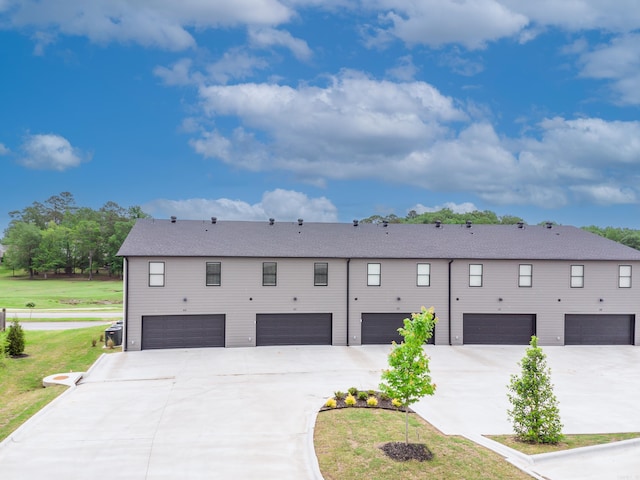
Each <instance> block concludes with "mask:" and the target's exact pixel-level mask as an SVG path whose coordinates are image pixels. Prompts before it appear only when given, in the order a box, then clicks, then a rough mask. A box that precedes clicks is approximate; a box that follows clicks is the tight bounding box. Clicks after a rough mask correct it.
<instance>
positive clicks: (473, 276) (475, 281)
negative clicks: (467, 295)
mask: <svg viewBox="0 0 640 480" xmlns="http://www.w3.org/2000/svg"><path fill="white" fill-rule="evenodd" d="M469 286H470V287H481V286H482V264H481V263H476V264H473V263H471V264H469Z"/></svg>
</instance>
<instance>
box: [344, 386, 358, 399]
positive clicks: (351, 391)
mask: <svg viewBox="0 0 640 480" xmlns="http://www.w3.org/2000/svg"><path fill="white" fill-rule="evenodd" d="M347 391H348V392H349V395H353V396H354V397H355V396H356V395H358V389H357V388H356V387H351V388H350V389H349V390H347Z"/></svg>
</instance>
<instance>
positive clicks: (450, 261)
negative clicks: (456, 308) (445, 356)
mask: <svg viewBox="0 0 640 480" xmlns="http://www.w3.org/2000/svg"><path fill="white" fill-rule="evenodd" d="M452 263H453V259H451V260H449V298H448V302H449V305H448V308H449V346H451V264H452Z"/></svg>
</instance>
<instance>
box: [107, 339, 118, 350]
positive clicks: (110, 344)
mask: <svg viewBox="0 0 640 480" xmlns="http://www.w3.org/2000/svg"><path fill="white" fill-rule="evenodd" d="M115 345H116V344H115V343H113V339H112V338H110V339H109V340H107V348H109V349H111V350H113V347H115Z"/></svg>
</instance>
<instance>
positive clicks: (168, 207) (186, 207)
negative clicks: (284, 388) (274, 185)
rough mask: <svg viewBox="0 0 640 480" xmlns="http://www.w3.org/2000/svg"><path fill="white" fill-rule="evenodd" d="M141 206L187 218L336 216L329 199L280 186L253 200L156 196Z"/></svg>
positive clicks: (326, 219) (331, 219)
mask: <svg viewBox="0 0 640 480" xmlns="http://www.w3.org/2000/svg"><path fill="white" fill-rule="evenodd" d="M143 209H144V210H145V211H146V212H149V213H151V214H153V215H156V216H160V215H162V216H165V217H168V216H171V215H175V216H177V217H179V218H185V219H191V220H201V219H206V218H209V217H212V216H213V217H218V219H220V220H253V221H261V220H266V219H268V218H275V219H279V220H283V221H287V220H295V219H297V218H304V219H305V220H307V221H311V222H335V221H337V217H338V213H337V209H336V207H335V205H333V203H332V202H331V201H330V200H329V199H327V198H325V197H318V198H309V197H308V196H307V195H306V194H304V193H301V192H296V191H293V190H283V189H276V190H273V191H268V192H265V193H264V194H263V195H262V201H261V202H258V203H254V204H250V203H248V202H245V201H242V200H231V199H228V198H218V199H205V198H192V199H186V200H168V199H158V200H154V201H152V202H150V203H148V204H146V205H144V206H143Z"/></svg>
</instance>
